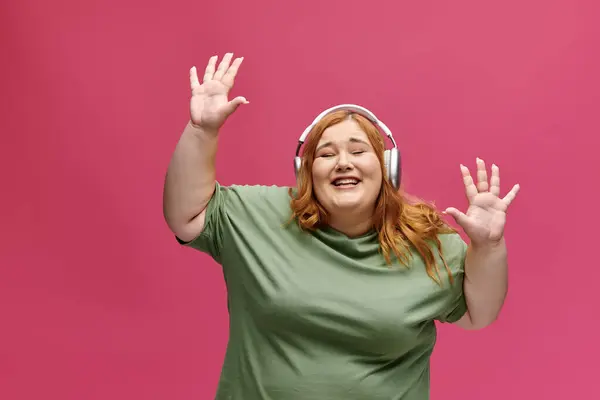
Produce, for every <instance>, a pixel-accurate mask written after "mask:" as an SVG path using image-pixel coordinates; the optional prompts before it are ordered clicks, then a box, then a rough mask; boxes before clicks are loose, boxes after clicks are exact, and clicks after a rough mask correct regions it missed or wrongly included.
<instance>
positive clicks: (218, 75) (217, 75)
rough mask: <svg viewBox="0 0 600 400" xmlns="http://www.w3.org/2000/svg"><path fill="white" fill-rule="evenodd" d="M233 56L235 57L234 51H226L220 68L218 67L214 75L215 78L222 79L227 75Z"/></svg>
mask: <svg viewBox="0 0 600 400" xmlns="http://www.w3.org/2000/svg"><path fill="white" fill-rule="evenodd" d="M231 57H233V53H226V54H225V56H224V57H223V59H222V60H221V63H220V64H219V68H217V72H215V75H214V76H213V79H214V80H216V81H220V80H221V79H222V78H223V75H225V72H226V71H227V69H228V68H229V63H231Z"/></svg>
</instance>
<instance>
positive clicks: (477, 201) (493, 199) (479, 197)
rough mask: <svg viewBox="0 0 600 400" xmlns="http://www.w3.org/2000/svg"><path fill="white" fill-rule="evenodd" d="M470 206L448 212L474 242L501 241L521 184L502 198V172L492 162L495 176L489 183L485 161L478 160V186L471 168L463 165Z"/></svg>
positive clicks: (462, 169) (493, 242) (493, 175)
mask: <svg viewBox="0 0 600 400" xmlns="http://www.w3.org/2000/svg"><path fill="white" fill-rule="evenodd" d="M460 169H461V171H462V176H463V181H464V184H465V189H466V194H467V199H468V200H469V208H468V209H467V213H466V214H465V213H462V212H461V211H459V210H457V209H456V208H454V207H450V208H447V209H446V211H445V213H446V214H448V215H451V216H452V217H453V218H454V219H455V220H456V222H457V223H458V224H459V225H460V226H461V227H462V228H463V230H464V231H465V233H466V234H467V236H469V239H471V243H472V244H474V245H489V244H495V243H498V242H499V241H500V240H502V238H503V235H504V225H505V224H506V211H507V209H508V206H509V205H510V203H512V201H513V200H514V199H515V197H516V196H517V193H518V192H519V189H520V187H519V185H518V184H517V185H515V186H513V188H512V189H511V190H510V192H508V194H507V195H506V196H504V198H500V197H499V196H500V171H499V169H498V167H497V166H496V165H492V178H491V179H490V182H489V183H488V177H487V172H486V168H485V163H484V162H483V160H481V159H479V158H478V159H477V185H475V183H474V182H473V178H472V177H471V173H470V172H469V169H468V168H467V167H465V166H464V165H462V164H461V166H460Z"/></svg>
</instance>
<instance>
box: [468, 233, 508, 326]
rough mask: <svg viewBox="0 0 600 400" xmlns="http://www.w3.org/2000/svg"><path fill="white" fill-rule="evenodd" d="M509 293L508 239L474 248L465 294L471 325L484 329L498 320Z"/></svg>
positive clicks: (469, 259) (469, 254) (470, 251)
mask: <svg viewBox="0 0 600 400" xmlns="http://www.w3.org/2000/svg"><path fill="white" fill-rule="evenodd" d="M507 290H508V263H507V251H506V243H505V241H504V239H502V240H501V241H500V242H498V243H497V244H494V245H486V246H474V245H470V246H469V248H468V250H467V255H466V260H465V280H464V291H465V297H466V301H467V307H468V310H469V316H470V319H471V323H472V324H473V325H474V326H476V327H484V326H487V325H489V324H491V323H492V322H494V321H495V320H496V318H497V317H498V315H499V314H500V310H501V309H502V305H503V304H504V300H505V298H506V293H507Z"/></svg>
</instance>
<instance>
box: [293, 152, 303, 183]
mask: <svg viewBox="0 0 600 400" xmlns="http://www.w3.org/2000/svg"><path fill="white" fill-rule="evenodd" d="M300 167H302V157H299V156H296V157H294V174H296V179H297V178H298V174H299V173H300Z"/></svg>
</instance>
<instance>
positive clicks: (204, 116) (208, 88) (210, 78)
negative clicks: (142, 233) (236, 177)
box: [163, 53, 248, 242]
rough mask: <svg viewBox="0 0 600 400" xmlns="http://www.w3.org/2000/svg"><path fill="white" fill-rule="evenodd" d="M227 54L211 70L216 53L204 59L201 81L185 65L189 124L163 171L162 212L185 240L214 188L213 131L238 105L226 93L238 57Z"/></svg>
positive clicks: (199, 222)
mask: <svg viewBox="0 0 600 400" xmlns="http://www.w3.org/2000/svg"><path fill="white" fill-rule="evenodd" d="M232 57H233V54H232V53H227V54H225V56H224V57H223V59H222V60H221V63H220V64H219V67H218V68H216V63H217V56H213V57H211V58H210V60H209V61H208V65H207V66H206V70H205V71H204V76H203V79H202V83H200V81H199V79H198V74H197V71H196V67H192V68H191V69H190V86H191V89H192V98H191V100H190V122H188V124H187V126H186V127H185V129H184V131H183V133H182V134H181V137H180V139H179V142H178V143H177V146H176V147H175V151H174V152H173V156H172V158H171V162H170V163H169V167H168V169H167V173H166V178H165V184H164V191H163V214H164V217H165V220H166V222H167V224H168V226H169V228H170V229H171V230H172V231H173V233H174V234H175V235H176V236H177V237H179V239H181V240H183V241H185V242H187V241H190V240H192V239H194V238H195V237H197V236H198V235H199V234H200V233H201V232H202V230H203V229H204V216H205V210H206V207H207V205H208V203H209V201H210V199H211V197H212V195H213V193H214V190H215V182H216V177H215V175H216V174H215V156H216V153H217V142H218V137H219V130H220V128H221V126H222V125H223V124H224V123H225V121H226V120H227V118H228V117H229V116H230V115H231V114H232V113H233V112H234V111H235V110H236V109H237V108H238V107H239V106H240V105H241V104H245V103H248V102H247V101H246V99H245V98H243V97H236V98H234V99H233V100H231V101H229V100H228V99H227V95H228V94H229V91H230V90H231V88H232V87H233V82H234V80H235V76H236V74H237V71H238V69H239V67H240V65H241V63H242V60H243V58H236V59H235V60H234V61H233V63H231V59H232Z"/></svg>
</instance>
